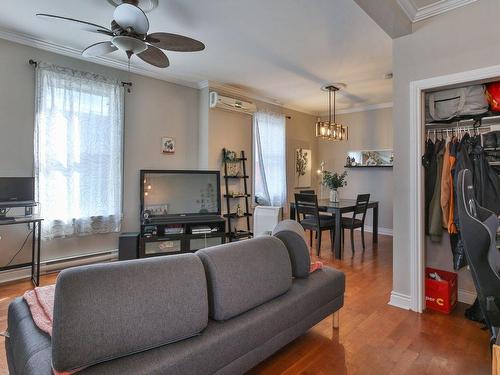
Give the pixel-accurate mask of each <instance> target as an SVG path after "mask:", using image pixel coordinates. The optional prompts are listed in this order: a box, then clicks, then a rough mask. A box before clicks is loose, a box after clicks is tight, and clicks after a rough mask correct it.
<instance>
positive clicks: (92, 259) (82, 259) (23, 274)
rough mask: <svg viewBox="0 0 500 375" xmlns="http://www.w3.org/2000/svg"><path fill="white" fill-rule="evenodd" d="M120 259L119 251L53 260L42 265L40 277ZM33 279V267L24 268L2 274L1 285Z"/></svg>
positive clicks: (0, 277)
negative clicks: (71, 268)
mask: <svg viewBox="0 0 500 375" xmlns="http://www.w3.org/2000/svg"><path fill="white" fill-rule="evenodd" d="M117 259H118V250H111V251H108V252H104V253H103V252H99V253H93V254H85V255H79V256H73V257H67V258H59V259H51V260H47V261H44V262H41V263H40V275H43V274H46V273H49V272H54V271H60V270H63V269H65V268H70V267H76V266H83V265H86V264H92V263H104V262H112V261H115V260H117ZM30 277H31V267H30V266H28V267H22V268H16V269H12V270H7V271H2V272H0V284H2V283H6V282H11V281H16V280H22V279H28V278H30Z"/></svg>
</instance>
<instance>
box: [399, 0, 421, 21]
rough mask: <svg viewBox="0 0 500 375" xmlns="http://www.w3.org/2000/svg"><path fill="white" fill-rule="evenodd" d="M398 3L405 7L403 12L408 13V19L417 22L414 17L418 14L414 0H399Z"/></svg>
mask: <svg viewBox="0 0 500 375" xmlns="http://www.w3.org/2000/svg"><path fill="white" fill-rule="evenodd" d="M397 3H398V5H399V6H400V7H401V9H403V12H404V13H405V14H406V16H407V17H408V19H409V20H410V21H411V22H415V21H414V19H415V17H416V15H417V11H418V9H417V7H416V6H415V3H414V2H413V0H397Z"/></svg>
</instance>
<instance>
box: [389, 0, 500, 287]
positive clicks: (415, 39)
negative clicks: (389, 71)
mask: <svg viewBox="0 0 500 375" xmlns="http://www.w3.org/2000/svg"><path fill="white" fill-rule="evenodd" d="M499 14H500V2H499V1H498V0H481V1H477V2H474V3H472V4H470V5H468V6H464V7H461V8H458V9H455V10H453V11H451V12H448V13H445V14H443V15H440V16H436V17H433V18H430V19H428V20H426V21H422V22H419V23H418V24H416V25H415V27H414V33H413V34H411V35H407V36H404V37H402V38H399V39H396V40H394V45H393V71H394V93H393V97H394V100H393V102H394V112H393V118H394V149H395V168H394V180H395V181H396V183H395V191H394V234H395V235H394V252H393V254H394V255H393V256H394V265H393V267H394V272H393V279H394V280H393V290H394V291H395V292H397V293H401V294H403V295H410V274H411V272H410V253H409V246H408V243H409V241H410V217H409V215H410V213H409V201H410V199H414V197H410V195H409V193H410V190H409V189H410V186H409V183H410V178H409V169H410V163H411V161H410V159H409V148H410V144H411V142H413V140H412V139H410V128H409V121H410V117H409V116H410V104H409V98H410V87H409V85H410V82H412V81H415V80H420V79H425V78H430V77H435V76H440V75H446V74H451V73H458V72H464V71H468V70H472V69H477V68H482V67H487V66H492V65H498V64H499V63H500V39H498V38H495V37H494V35H496V34H497V33H498V15H499Z"/></svg>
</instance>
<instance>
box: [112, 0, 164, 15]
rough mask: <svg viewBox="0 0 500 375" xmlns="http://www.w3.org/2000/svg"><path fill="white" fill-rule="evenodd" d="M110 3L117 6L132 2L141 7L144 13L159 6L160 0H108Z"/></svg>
mask: <svg viewBox="0 0 500 375" xmlns="http://www.w3.org/2000/svg"><path fill="white" fill-rule="evenodd" d="M107 1H108V3H110V4H111V5H113V6H115V7H117V6H118V5H121V4H132V5H135V6H137V7H139V8H141V9H142V10H143V11H144V13H148V12H151V11H152V10H153V9H155V8H157V7H158V0H107Z"/></svg>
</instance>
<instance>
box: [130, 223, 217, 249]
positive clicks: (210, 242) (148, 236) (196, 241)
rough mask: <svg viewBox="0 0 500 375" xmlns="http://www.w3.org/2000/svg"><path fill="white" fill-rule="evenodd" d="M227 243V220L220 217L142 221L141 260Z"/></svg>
mask: <svg viewBox="0 0 500 375" xmlns="http://www.w3.org/2000/svg"><path fill="white" fill-rule="evenodd" d="M225 241H226V235H225V219H224V218H222V217H221V216H218V215H186V216H181V215H179V216H175V217H151V218H148V219H144V220H142V222H141V232H140V238H139V257H140V258H146V257H152V256H161V255H171V254H181V253H189V252H194V251H196V250H199V249H202V248H205V247H210V246H215V245H220V244H223V243H224V242H225Z"/></svg>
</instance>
